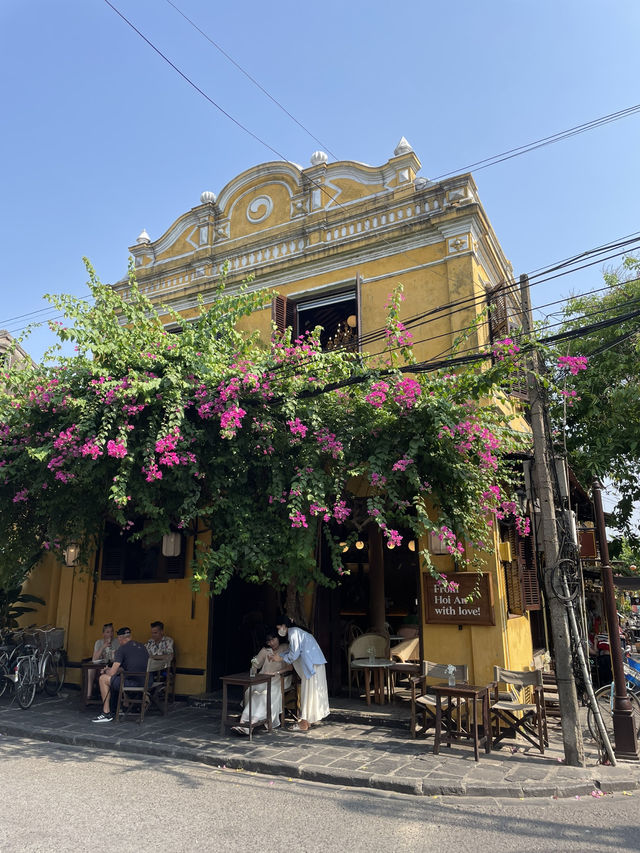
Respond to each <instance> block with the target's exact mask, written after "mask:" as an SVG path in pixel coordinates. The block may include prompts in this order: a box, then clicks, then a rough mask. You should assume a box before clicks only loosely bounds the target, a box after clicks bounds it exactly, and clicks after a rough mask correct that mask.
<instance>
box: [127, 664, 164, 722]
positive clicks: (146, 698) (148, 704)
mask: <svg viewBox="0 0 640 853" xmlns="http://www.w3.org/2000/svg"><path fill="white" fill-rule="evenodd" d="M172 662H173V655H157V656H155V657H150V658H149V660H148V662H147V668H146V670H145V671H144V672H124V671H122V677H121V678H120V689H119V690H118V702H117V705H116V722H117V723H118V722H120V716H122V717H123V718H124V717H126V716H127V715H128V714H130V713H135V714H136V715H139V717H138V722H139V723H141V722H142V721H143V720H144V716H145V714H146V713H147V711H148V710H150V709H151V708H152V707H156V708H157V709H158V710H159V711H160V713H161V714H166V713H167V710H168V703H169V693H170V690H171V666H172ZM131 678H135V679H136V680H137V681H139V679H142V678H143V679H144V681H143V683H142V685H140V684H139V683H138V684H136V685H131V684H127V682H128V681H130V680H131Z"/></svg>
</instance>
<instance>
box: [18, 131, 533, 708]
mask: <svg viewBox="0 0 640 853" xmlns="http://www.w3.org/2000/svg"><path fill="white" fill-rule="evenodd" d="M420 168H421V164H420V161H419V160H418V157H417V156H416V154H415V152H414V151H413V149H412V147H411V145H410V144H409V143H408V142H407V140H405V139H404V138H402V139H401V140H400V142H399V143H398V145H397V147H396V149H395V151H394V153H393V156H392V157H391V158H390V159H389V160H388V161H387V162H386V163H383V164H382V165H381V166H368V165H365V164H363V163H358V162H355V161H339V162H333V163H331V162H329V161H328V158H327V155H326V154H324V153H323V152H321V151H316V152H315V153H314V154H313V155H312V157H311V163H310V165H309V166H308V167H306V168H304V167H302V166H299V165H296V164H295V163H290V162H271V163H263V164H261V165H259V166H254V167H252V168H250V169H248V170H247V171H245V172H243V173H242V174H240V175H238V176H236V177H234V178H233V179H232V180H230V181H229V182H228V183H227V184H226V186H224V187H222V188H221V189H219V191H218V194H217V195H216V194H214V192H211V191H205V192H203V193H202V195H201V197H200V201H199V203H198V204H197V205H196V206H194V207H193V208H192V209H191V210H189V211H187V212H185V213H183V214H181V215H180V216H179V217H178V218H177V219H176V220H175V222H173V223H172V224H170V225H169V227H168V228H167V230H166V231H165V232H164V233H163V234H160V235H156V236H154V237H153V238H152V237H151V236H149V235H148V234H147V233H146V231H143V232H142V233H141V234H140V236H139V237H138V238H137V241H136V243H135V245H133V246H131V247H130V251H131V253H132V255H133V258H134V263H135V270H136V275H137V279H138V283H139V287H140V289H141V290H142V292H143V293H145V294H146V295H147V296H148V297H149V298H150V299H151V300H152V301H153V302H154V303H158V304H162V305H167V306H169V307H170V308H171V309H172V310H173V311H175V312H178V313H179V314H180V315H182V317H183V318H184V319H185V321H187V320H188V319H189V318H190V317H192V316H194V315H195V314H196V313H197V311H198V300H199V299H202V300H203V301H204V304H205V306H206V305H207V304H208V303H210V301H211V300H213V299H215V287H216V284H217V283H218V282H219V279H220V276H221V275H222V274H223V273H225V272H226V276H227V287H228V288H230V289H232V288H233V287H235V286H238V285H239V284H240V283H241V282H242V281H245V280H246V279H247V278H249V279H250V284H249V287H254V288H256V289H258V288H260V289H261V288H270V289H272V290H273V292H274V299H273V304H272V307H271V309H270V310H263V311H260V312H256V313H255V314H254V315H253V316H252V317H251V318H250V319H248V320H246V324H247V326H250V327H251V328H253V329H256V330H258V331H259V332H260V334H261V335H263V336H264V338H265V340H268V339H269V337H270V336H271V333H272V323H275V324H276V325H277V326H279V327H280V328H283V327H284V326H285V325H290V326H292V327H293V329H294V332H295V333H296V334H299V333H303V332H305V331H307V330H309V329H312V328H314V327H315V326H317V325H320V326H322V327H323V335H322V342H323V345H324V346H326V347H331V346H334V345H337V344H345V343H348V344H350V345H351V346H353V347H358V348H360V349H361V350H363V351H368V352H376V351H379V350H381V349H382V348H383V346H384V341H383V340H382V337H383V336H382V335H381V334H380V333H381V330H382V329H383V328H384V323H385V303H386V302H387V298H388V295H389V294H390V293H391V291H392V290H393V289H394V287H395V286H396V285H398V284H402V285H403V287H404V294H405V301H404V303H403V308H402V310H403V317H402V318H401V319H403V320H404V321H405V322H406V323H408V324H410V327H411V331H412V334H413V339H414V352H415V354H416V357H417V358H418V359H419V360H426V359H433V360H437V359H439V358H444V357H446V356H447V355H450V354H451V352H452V346H453V344H454V341H455V340H456V338H457V337H458V336H459V335H460V333H461V331H462V330H465V329H469V328H472V329H473V331H471V332H470V333H469V336H468V337H467V340H466V343H465V348H472V349H474V348H477V347H481V346H486V345H488V344H490V342H491V341H492V340H493V339H496V338H499V337H504V336H505V333H506V332H508V330H509V328H511V327H512V326H513V325H514V320H513V318H515V317H516V316H517V312H518V308H519V306H518V305H517V304H516V302H514V299H515V297H514V293H513V289H512V288H510V287H509V288H507V287H505V283H508V282H511V281H512V276H513V273H512V269H511V267H510V264H509V262H508V261H507V259H506V258H505V256H504V254H503V251H502V249H501V247H500V244H499V242H498V239H497V237H496V235H495V233H494V231H493V229H492V227H491V224H490V222H489V220H488V218H487V215H486V213H485V211H484V209H483V207H482V204H481V203H480V200H479V197H478V191H477V187H476V184H475V182H474V180H473V178H472V176H471V175H470V174H462V175H458V176H456V177H453V178H448V179H446V180H442V181H438V182H433V181H429V180H428V179H427V178H426V177H422V176H420V175H419V172H420ZM113 286H114V288H115V289H116V290H118V291H121V292H122V293H123V294H124V295H126V292H127V289H128V287H129V285H128V281H127V280H126V279H123V280H122V281H120V282H117V283H116V284H114V285H113ZM489 303H491V305H492V311H491V314H490V317H489V316H488V315H487V313H486V309H487V305H488V304H489ZM166 322H167V327H168V328H172V327H175V326H176V323H175V320H174V319H173V318H172V317H171V316H169V314H167V315H166ZM520 425H521V428H523V429H526V424H525V423H524V421H520ZM202 535H203V536H206V533H203V534H202ZM374 540H375V537H374V536H373V537H372V534H371V532H370V531H369V532H367V531H364V532H363V535H362V537H361V541H360V540H359V542H358V543H357V544H358V546H359V547H357V548H356V547H354V548H353V549H351V550H350V551H349V552H345V554H344V560H345V564H346V567H347V568H348V569H349V574H348V576H347V579H346V581H345V583H344V584H343V585H342V587H340V588H338V589H337V590H334V591H327V590H318V591H317V594H314V595H312V596H310V600H309V606H310V609H311V617H312V624H313V629H314V633H315V634H316V636H317V637H318V639H319V641H320V643H321V645H322V646H323V649H324V650H325V654H326V655H327V658H328V660H329V664H330V666H329V672H330V685H331V687H332V688H333V689H334V690H337V689H338V688H339V687H340V685H341V684H342V685H345V684H346V666H345V654H344V648H345V643H346V642H347V640H348V637H349V636H350V635H351V633H353V632H354V630H357V629H358V628H362V629H365V630H366V629H367V628H368V627H369V626H370V625H372V624H374V623H375V622H376V621H377V622H379V621H380V607H381V606H382V607H383V608H384V618H385V621H386V622H387V623H388V627H389V628H390V630H391V632H392V633H396V632H397V631H398V630H399V629H400V628H402V627H404V628H407V626H409V625H412V624H413V625H415V626H417V631H418V633H419V654H420V656H421V657H422V658H427V659H430V660H433V661H438V662H442V663H449V662H456V663H466V664H468V666H469V678H470V680H472V681H474V682H476V683H479V684H484V683H487V682H488V681H489V680H490V679H491V678H492V675H493V666H494V665H496V664H497V665H500V666H504V667H507V668H509V669H525V668H527V667H529V666H530V665H532V663H533V660H534V654H535V653H536V652H537V651H539V650H541V649H543V648H544V630H543V626H542V617H541V611H540V603H539V594H538V590H537V577H536V570H535V565H534V562H535V561H534V555H533V552H532V549H531V548H530V547H528V546H527V547H525V543H523V542H522V541H520V540H518V537H517V535H516V534H515V531H513V530H507V529H502V530H501V529H498V528H496V530H495V541H494V543H493V544H494V549H493V553H491V554H489V555H488V557H487V565H486V573H485V576H484V578H483V589H484V591H485V594H484V595H483V600H482V605H481V606H478V607H473V608H466V609H464V608H463V607H462V606H461V605H460V603H459V602H456V601H453V600H452V599H451V600H448V601H444V600H437V595H436V594H435V593H434V590H433V585H432V584H430V582H429V578H428V575H427V573H426V572H423V571H422V570H421V569H420V567H419V565H418V560H417V557H416V554H417V551H418V548H417V547H416V543H412V542H410V541H409V542H408V547H403V548H396V549H394V550H393V551H388V550H387V549H385V548H381V547H380V548H378V545H377V543H376V542H375V541H374ZM404 541H407V540H406V539H405V540H404ZM184 545H185V547H184V548H182V551H181V554H180V557H179V558H166V557H162V555H161V553H160V552H158V553H157V554H156V555H155V557H154V556H153V555H151V558H150V559H149V558H148V557H149V555H147V559H146V563H145V567H143V568H140V566H137V568H135V569H134V570H131V569H130V568H127V565H126V560H124V558H123V555H122V554H121V553H119V552H118V545H117V542H115V544H114V543H109V541H106V542H105V547H104V548H103V549H102V551H101V552H100V553H99V554H97V555H96V559H95V564H94V565H92V566H88V567H84V570H82V569H81V568H79V567H64V566H62V567H60V566H52V567H50V569H51V570H50V571H48V572H47V573H46V574H45V573H38V574H36V575H35V576H34V578H33V580H32V581H31V587H30V591H33V592H37V593H39V594H41V595H42V596H43V597H44V598H45V599H46V601H47V606H46V608H45V610H46V612H45V613H44V614H43V618H44V619H45V620H46V621H48V622H55V623H56V624H59V625H62V626H63V627H65V628H66V629H67V635H68V640H67V648H68V656H69V659H70V661H71V663H72V664H73V663H75V664H78V665H79V661H80V660H81V659H82V658H83V657H85V656H86V655H88V654H89V652H90V650H91V648H92V646H93V642H94V640H95V639H96V637H97V636H98V635H99V634H100V629H101V626H102V623H103V622H111V621H112V622H114V623H116V624H117V625H118V624H126V625H129V626H130V627H131V628H132V629H133V631H134V634H135V635H136V637H137V638H138V639H140V640H146V638H147V637H148V630H149V623H150V622H151V621H152V620H154V619H162V620H163V621H164V622H165V626H166V631H167V633H168V634H169V635H171V636H172V637H174V639H175V642H176V648H177V663H178V683H177V690H178V693H182V694H185V693H198V692H200V691H204V690H206V689H210V688H211V687H215V686H217V678H218V677H219V676H220V675H222V674H224V673H225V672H233V671H236V670H238V669H242V668H246V666H247V664H248V660H249V657H250V656H251V655H252V654H253V653H254V652H255V648H253V644H254V643H255V642H256V638H257V637H258V634H259V630H260V628H261V626H262V625H264V624H265V623H269V622H270V621H272V620H273V619H274V618H275V614H276V611H277V609H278V607H279V605H280V604H281V601H280V599H279V595H278V592H277V591H275V590H270V589H265V588H263V587H257V586H255V587H253V588H250V587H249V586H248V585H246V584H240V583H239V582H235V581H233V582H232V583H231V584H230V587H229V589H228V590H227V591H226V592H225V593H224V594H223V595H222V596H219V597H214V598H210V597H209V596H208V594H207V590H202V591H201V592H199V593H193V592H192V590H191V579H190V577H189V568H188V567H189V561H190V558H191V555H192V548H193V539H192V538H191V539H187V540H185V542H184ZM431 545H432V547H433V548H434V551H435V552H436V553H434V557H433V559H434V562H435V563H436V564H437V565H438V567H439V568H441V569H442V570H443V571H447V572H448V573H451V572H453V570H454V569H453V562H452V558H451V557H450V556H449V555H447V554H438V553H437V550H438V548H437V543H431ZM374 552H376V553H377V555H378V556H377V557H374ZM154 560H155V562H154ZM376 560H377V562H378V563H379V564H380V565H382V569H381V570H380V565H377V566H375V567H374V563H376ZM374 575H375V577H374ZM460 581H461V582H463V583H464V582H465V579H464V578H460ZM462 588H463V587H461V589H462ZM381 602H382V604H381ZM373 609H377V613H376V614H374V613H373V612H372V611H373ZM405 633H406V632H405ZM78 672H79V670H76V673H78ZM70 676H71V677H72V676H73V667H72V668H71V670H70V671H69V675H68V677H70Z"/></svg>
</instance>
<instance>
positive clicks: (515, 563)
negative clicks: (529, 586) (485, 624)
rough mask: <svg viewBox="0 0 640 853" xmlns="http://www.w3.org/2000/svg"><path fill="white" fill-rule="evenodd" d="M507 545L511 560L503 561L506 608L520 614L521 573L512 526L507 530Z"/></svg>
mask: <svg viewBox="0 0 640 853" xmlns="http://www.w3.org/2000/svg"><path fill="white" fill-rule="evenodd" d="M507 537H508V542H509V545H510V546H511V555H512V556H511V562H510V563H505V581H506V584H507V608H508V610H509V613H513V614H514V615H515V616H522V614H523V613H524V610H523V603H522V575H521V571H520V560H519V554H518V539H517V535H516V531H515V528H514V527H509V528H508V531H507Z"/></svg>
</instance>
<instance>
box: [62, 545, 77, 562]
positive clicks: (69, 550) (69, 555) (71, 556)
mask: <svg viewBox="0 0 640 853" xmlns="http://www.w3.org/2000/svg"><path fill="white" fill-rule="evenodd" d="M79 554H80V547H79V546H78V545H76V544H75V543H73V542H72V543H71V545H67V547H66V548H65V550H64V562H65V565H66V566H75V564H76V563H77V562H78V556H79Z"/></svg>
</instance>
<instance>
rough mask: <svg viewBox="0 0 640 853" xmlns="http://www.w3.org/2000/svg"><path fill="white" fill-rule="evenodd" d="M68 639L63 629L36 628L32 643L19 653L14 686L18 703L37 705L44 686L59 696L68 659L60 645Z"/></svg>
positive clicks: (49, 693) (22, 706)
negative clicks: (34, 702) (35, 701)
mask: <svg viewBox="0 0 640 853" xmlns="http://www.w3.org/2000/svg"><path fill="white" fill-rule="evenodd" d="M63 639H64V630H63V629H62V628H51V627H48V626H47V627H44V628H36V629H35V631H34V633H33V635H32V637H31V638H30V641H29V642H25V643H24V645H23V646H22V647H21V649H20V651H19V652H18V654H17V656H16V659H15V664H14V669H13V678H12V680H13V689H14V694H15V697H16V699H17V702H18V705H20V707H21V708H23V709H25V710H26V709H27V708H29V707H30V706H31V705H32V704H33V700H34V699H35V695H36V690H41V689H44V691H45V693H47V694H48V695H49V696H55V695H56V694H57V693H58V692H59V690H60V688H61V687H62V684H63V681H64V674H65V671H66V662H65V659H64V651H63V650H62V649H61V648H52V646H58V645H60V644H61V642H62V641H63Z"/></svg>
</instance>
